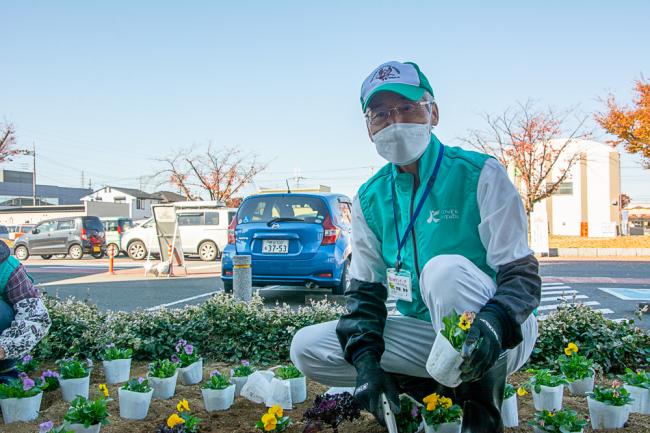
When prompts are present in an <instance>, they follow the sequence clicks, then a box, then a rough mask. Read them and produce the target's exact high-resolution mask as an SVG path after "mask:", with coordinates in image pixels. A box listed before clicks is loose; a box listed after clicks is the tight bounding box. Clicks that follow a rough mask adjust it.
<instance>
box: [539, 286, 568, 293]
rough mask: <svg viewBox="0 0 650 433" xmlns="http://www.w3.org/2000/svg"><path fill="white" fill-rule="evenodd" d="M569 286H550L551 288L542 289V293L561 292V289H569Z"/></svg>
mask: <svg viewBox="0 0 650 433" xmlns="http://www.w3.org/2000/svg"><path fill="white" fill-rule="evenodd" d="M570 288H571V287H570V286H552V287H542V292H545V291H547V290H563V289H570Z"/></svg>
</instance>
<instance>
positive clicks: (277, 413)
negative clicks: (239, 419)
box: [255, 405, 291, 432]
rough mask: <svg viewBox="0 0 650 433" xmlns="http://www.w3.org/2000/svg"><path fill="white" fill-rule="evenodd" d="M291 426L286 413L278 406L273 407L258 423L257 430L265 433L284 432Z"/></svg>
mask: <svg viewBox="0 0 650 433" xmlns="http://www.w3.org/2000/svg"><path fill="white" fill-rule="evenodd" d="M290 425H291V419H290V418H289V417H288V416H284V411H283V410H282V408H281V407H280V406H278V405H275V406H271V407H270V408H269V410H268V411H267V412H266V413H265V414H264V415H262V418H261V419H260V420H259V421H257V423H256V424H255V428H257V429H258V430H262V431H263V432H283V431H285V430H286V429H287V427H289V426H290Z"/></svg>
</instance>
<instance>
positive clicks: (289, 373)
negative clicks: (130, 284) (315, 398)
mask: <svg viewBox="0 0 650 433" xmlns="http://www.w3.org/2000/svg"><path fill="white" fill-rule="evenodd" d="M275 375H276V376H277V377H278V379H280V380H283V381H285V382H286V383H288V384H289V388H290V389H291V402H292V403H293V404H296V403H302V402H303V401H305V400H306V399H307V379H306V378H305V375H304V374H302V373H301V372H300V370H298V369H297V368H296V366H295V365H293V364H290V365H285V366H281V367H278V368H276V369H275Z"/></svg>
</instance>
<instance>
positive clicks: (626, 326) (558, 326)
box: [529, 304, 650, 373]
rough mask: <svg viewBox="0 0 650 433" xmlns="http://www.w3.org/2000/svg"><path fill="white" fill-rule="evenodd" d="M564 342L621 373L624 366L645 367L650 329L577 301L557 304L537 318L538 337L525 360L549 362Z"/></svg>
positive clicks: (547, 364)
mask: <svg viewBox="0 0 650 433" xmlns="http://www.w3.org/2000/svg"><path fill="white" fill-rule="evenodd" d="M568 343H575V344H577V345H578V347H579V348H580V355H582V356H586V357H587V358H588V359H591V360H593V361H594V362H595V363H596V364H598V366H599V367H600V368H601V369H602V370H603V372H605V373H623V372H624V371H625V368H626V367H628V368H632V369H637V368H646V367H647V366H648V362H649V360H650V333H648V332H647V331H644V330H643V329H640V328H637V327H636V326H634V322H633V321H629V322H628V321H622V322H620V323H617V322H614V321H612V320H609V319H607V318H605V317H604V316H603V314H602V313H600V312H597V311H594V310H592V309H591V308H589V307H588V306H584V305H581V304H578V305H575V306H571V305H568V304H565V305H561V306H560V307H559V308H558V310H557V312H555V313H553V314H551V315H550V316H549V317H548V318H547V319H546V320H544V321H542V322H540V327H539V337H538V338H537V343H536V344H535V349H533V354H532V356H531V358H530V361H529V363H530V364H531V365H532V366H533V367H535V368H549V367H551V366H553V365H554V364H555V362H556V360H557V358H558V355H559V354H561V353H562V351H563V349H564V348H565V347H566V345H567V344H568Z"/></svg>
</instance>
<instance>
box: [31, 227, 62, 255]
mask: <svg viewBox="0 0 650 433" xmlns="http://www.w3.org/2000/svg"><path fill="white" fill-rule="evenodd" d="M56 223H57V222H56V220H50V221H43V222H42V223H40V224H39V225H37V226H36V227H34V230H35V231H36V233H31V234H30V235H29V238H28V239H29V241H28V245H27V248H28V249H29V253H30V254H51V253H50V252H49V249H50V247H51V245H52V233H53V232H54V229H55V228H56Z"/></svg>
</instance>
